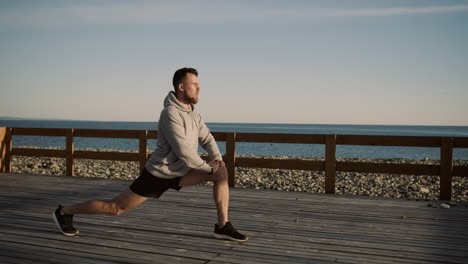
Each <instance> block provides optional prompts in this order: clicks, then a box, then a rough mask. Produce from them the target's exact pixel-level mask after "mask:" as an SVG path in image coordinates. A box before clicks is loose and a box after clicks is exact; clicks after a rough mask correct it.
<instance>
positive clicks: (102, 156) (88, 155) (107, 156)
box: [74, 150, 140, 161]
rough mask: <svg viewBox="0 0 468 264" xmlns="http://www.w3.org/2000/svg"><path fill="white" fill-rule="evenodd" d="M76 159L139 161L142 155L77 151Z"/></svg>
mask: <svg viewBox="0 0 468 264" xmlns="http://www.w3.org/2000/svg"><path fill="white" fill-rule="evenodd" d="M74 158H75V159H95V160H117V161H139V160H140V155H139V154H138V153H124V152H108V151H100V152H97V151H85V150H75V155H74Z"/></svg>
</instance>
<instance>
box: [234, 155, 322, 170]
mask: <svg viewBox="0 0 468 264" xmlns="http://www.w3.org/2000/svg"><path fill="white" fill-rule="evenodd" d="M236 167H246V168H270V169H289V170H315V171H323V170H325V162H324V161H315V160H300V159H287V160H286V159H284V160H283V159H264V158H241V157H236Z"/></svg>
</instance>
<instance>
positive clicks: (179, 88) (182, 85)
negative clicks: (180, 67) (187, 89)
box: [177, 83, 184, 92]
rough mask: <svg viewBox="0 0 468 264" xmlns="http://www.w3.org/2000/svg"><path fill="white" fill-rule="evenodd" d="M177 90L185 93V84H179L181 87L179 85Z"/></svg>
mask: <svg viewBox="0 0 468 264" xmlns="http://www.w3.org/2000/svg"><path fill="white" fill-rule="evenodd" d="M177 89H178V90H179V91H181V92H183V91H184V84H183V83H179V85H177Z"/></svg>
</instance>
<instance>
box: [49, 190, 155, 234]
mask: <svg viewBox="0 0 468 264" xmlns="http://www.w3.org/2000/svg"><path fill="white" fill-rule="evenodd" d="M146 199H148V198H147V197H143V196H140V195H138V194H135V193H134V192H132V191H131V190H130V189H127V190H126V191H124V192H122V193H121V194H119V195H118V196H117V197H115V198H114V199H112V200H108V201H100V200H89V201H86V202H83V203H78V204H74V205H70V206H66V207H63V206H61V205H59V207H58V208H57V210H55V211H54V213H53V219H54V221H55V223H56V224H57V226H58V227H59V229H60V231H61V232H62V233H63V234H65V235H68V236H74V235H77V234H78V233H79V231H78V230H76V228H75V227H73V215H74V214H112V215H120V214H123V213H124V212H126V211H128V210H131V209H133V208H135V207H137V206H138V205H140V204H141V203H143V202H144V201H145V200H146Z"/></svg>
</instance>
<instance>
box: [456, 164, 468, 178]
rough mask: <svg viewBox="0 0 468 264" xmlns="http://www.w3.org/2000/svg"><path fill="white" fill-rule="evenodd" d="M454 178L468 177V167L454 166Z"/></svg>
mask: <svg viewBox="0 0 468 264" xmlns="http://www.w3.org/2000/svg"><path fill="white" fill-rule="evenodd" d="M453 176H460V177H468V166H460V165H459V166H453Z"/></svg>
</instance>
